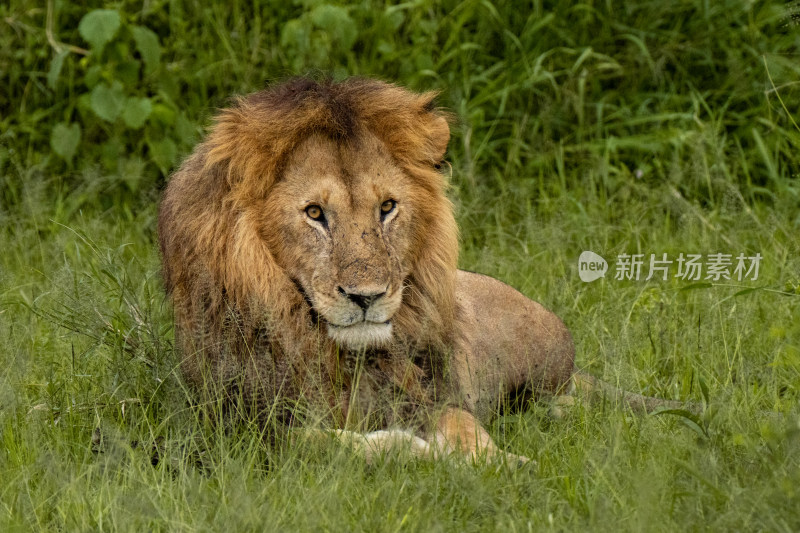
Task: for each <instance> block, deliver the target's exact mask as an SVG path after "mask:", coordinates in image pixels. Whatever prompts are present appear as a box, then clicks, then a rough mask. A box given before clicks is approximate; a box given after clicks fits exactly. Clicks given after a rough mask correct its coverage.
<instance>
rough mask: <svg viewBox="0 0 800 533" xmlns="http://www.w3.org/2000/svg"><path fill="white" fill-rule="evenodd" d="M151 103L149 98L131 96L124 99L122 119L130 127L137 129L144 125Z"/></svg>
mask: <svg viewBox="0 0 800 533" xmlns="http://www.w3.org/2000/svg"><path fill="white" fill-rule="evenodd" d="M152 110H153V104H152V103H151V102H150V99H149V98H137V97H135V96H132V97H130V98H128V99H127V100H126V101H125V109H124V110H123V111H122V121H123V122H124V123H125V125H126V126H128V127H129V128H131V129H134V130H138V129H139V128H141V127H142V126H144V123H145V121H146V120H147V117H149V116H150V111H152Z"/></svg>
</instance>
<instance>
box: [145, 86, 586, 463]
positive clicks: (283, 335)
mask: <svg viewBox="0 0 800 533" xmlns="http://www.w3.org/2000/svg"><path fill="white" fill-rule="evenodd" d="M434 96H435V95H434V94H433V93H424V94H415V93H412V92H409V91H407V90H405V89H402V88H399V87H396V86H394V85H390V84H387V83H383V82H380V81H375V80H369V79H350V80H347V81H344V82H332V81H323V82H316V81H312V80H308V79H293V80H290V81H288V82H285V83H282V84H279V85H276V86H273V87H271V88H269V89H267V90H264V91H261V92H257V93H255V94H251V95H249V96H245V97H243V98H239V99H238V100H237V101H236V103H235V105H233V106H232V107H231V108H228V109H224V110H222V111H221V112H220V113H219V114H218V115H217V117H216V123H215V125H214V126H213V127H212V129H211V131H210V133H209V135H208V137H207V138H206V140H205V141H204V142H202V143H201V144H200V145H199V146H198V147H197V148H196V149H195V151H194V153H193V154H192V155H191V156H190V157H189V158H188V159H187V160H186V161H185V162H184V163H183V165H182V166H181V168H180V169H179V170H178V171H177V172H176V173H175V174H174V175H173V176H172V179H171V180H170V182H169V185H168V187H167V188H166V191H165V193H164V197H163V201H162V203H161V208H160V213H159V237H160V245H161V253H162V256H163V267H164V280H165V284H166V289H167V291H168V293H170V294H171V296H172V300H173V303H174V308H175V330H176V341H177V346H178V349H179V351H180V353H181V354H182V362H181V368H182V371H183V375H184V377H185V379H186V381H187V382H188V383H189V384H190V385H191V386H192V387H193V388H195V389H196V390H198V391H199V392H200V393H202V394H206V395H208V394H213V395H219V394H220V393H224V394H225V395H226V397H227V398H228V399H229V403H230V405H232V406H237V405H238V406H241V405H243V404H242V403H241V402H242V401H244V404H245V405H246V406H248V408H254V409H255V410H256V411H257V412H259V413H260V414H261V415H262V416H272V417H274V418H275V419H279V420H283V421H286V422H289V423H295V421H297V420H298V418H302V419H303V420H305V421H306V422H308V421H309V419H311V420H313V421H315V422H316V423H322V424H323V425H327V427H335V428H340V431H338V432H337V434H338V435H340V436H343V437H344V436H346V437H347V438H348V440H349V441H350V442H353V443H355V444H356V445H358V446H360V447H361V448H362V449H363V450H364V451H365V453H367V454H372V453H375V452H381V451H382V450H385V449H388V448H391V447H393V446H396V445H397V444H398V443H402V444H404V445H407V446H410V447H411V449H412V451H413V452H414V453H415V454H418V455H421V456H436V455H439V454H448V453H452V452H456V453H459V454H463V455H465V456H470V457H476V456H487V457H502V456H503V452H501V451H500V450H499V449H498V448H497V447H496V446H495V445H494V443H493V442H492V439H491V438H490V437H489V435H488V434H487V432H486V431H485V430H484V429H483V427H482V425H481V423H482V422H485V421H486V420H488V419H490V418H491V416H492V415H493V414H494V413H496V411H497V409H498V407H499V406H500V402H502V401H504V400H505V399H506V397H507V396H508V395H509V394H511V393H523V394H525V395H530V394H533V395H537V394H557V393H559V392H562V391H563V390H564V388H565V385H566V384H567V382H568V381H569V379H570V377H571V376H572V374H573V370H574V364H573V359H574V348H573V343H572V339H571V337H570V334H569V331H568V330H567V328H566V327H565V326H564V324H563V323H562V322H561V320H559V318H558V317H556V315H554V314H553V313H551V312H550V311H548V310H547V309H545V308H544V307H542V306H541V305H539V304H538V303H536V302H534V301H531V300H529V299H528V298H526V297H525V296H523V295H522V294H520V293H519V292H517V291H515V290H514V289H512V288H511V287H509V286H507V285H505V284H503V283H501V282H499V281H497V280H495V279H492V278H489V277H486V276H482V275H479V274H473V273H470V272H465V271H461V270H458V269H457V267H456V261H457V257H458V242H457V228H456V223H455V219H454V217H453V207H452V205H451V203H450V201H449V200H448V199H447V196H446V195H445V191H446V188H447V180H446V178H445V176H444V175H443V174H442V173H441V172H440V164H441V163H442V158H443V157H444V154H445V150H446V148H447V144H448V140H449V137H450V132H449V128H448V123H447V120H446V118H445V116H443V114H442V113H441V112H440V111H438V110H437V109H436V108H435V107H434V104H433V99H434ZM237 399H238V402H239V403H236V402H235V401H234V400H237ZM345 428H346V429H347V431H342V429H345ZM353 430H358V432H355V431H353ZM375 430H378V431H375ZM368 431H373V432H372V433H367V432H368ZM515 457H516V456H515ZM519 459H520V460H525V459H524V458H519Z"/></svg>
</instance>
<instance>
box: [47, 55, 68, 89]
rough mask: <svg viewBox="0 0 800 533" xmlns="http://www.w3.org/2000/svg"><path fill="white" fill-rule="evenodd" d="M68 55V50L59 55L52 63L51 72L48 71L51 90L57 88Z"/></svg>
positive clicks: (48, 82)
mask: <svg viewBox="0 0 800 533" xmlns="http://www.w3.org/2000/svg"><path fill="white" fill-rule="evenodd" d="M68 55H69V51H68V50H62V51H61V52H59V53H57V54H56V55H55V57H53V60H52V61H51V62H50V70H48V71H47V86H48V87H50V88H51V89H55V88H56V83H57V82H58V77H59V76H60V75H61V68H62V67H63V66H64V58H65V57H67V56H68Z"/></svg>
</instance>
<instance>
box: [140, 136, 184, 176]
mask: <svg viewBox="0 0 800 533" xmlns="http://www.w3.org/2000/svg"><path fill="white" fill-rule="evenodd" d="M147 146H148V147H149V148H150V157H151V158H152V159H153V161H154V162H155V164H156V165H158V168H159V169H161V172H162V173H163V174H164V175H166V174H167V173H169V171H170V169H171V168H172V165H173V163H175V159H176V158H177V156H178V148H177V146H175V143H174V142H173V140H172V139H170V138H169V137H166V138H164V139H161V140H158V141H150V140H148V141H147Z"/></svg>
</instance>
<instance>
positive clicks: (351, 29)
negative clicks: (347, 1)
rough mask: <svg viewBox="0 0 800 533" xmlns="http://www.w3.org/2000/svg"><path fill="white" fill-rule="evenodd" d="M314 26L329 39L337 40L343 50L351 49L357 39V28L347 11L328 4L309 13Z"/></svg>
mask: <svg viewBox="0 0 800 533" xmlns="http://www.w3.org/2000/svg"><path fill="white" fill-rule="evenodd" d="M309 16H310V17H311V22H312V23H314V26H316V27H317V28H319V29H321V30H324V31H325V33H327V34H328V35H329V36H330V37H331V38H333V39H335V40H337V41H338V42H339V44H340V45H341V46H342V48H344V49H345V50H349V49H350V48H352V47H353V45H354V44H355V42H356V39H357V38H358V27H357V26H356V23H355V21H354V20H353V19H352V18H350V14H349V13H348V12H347V9H345V8H343V7H339V6H332V5H330V4H322V5H319V6H317V7H315V8H314V9H312V10H311V13H309Z"/></svg>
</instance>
